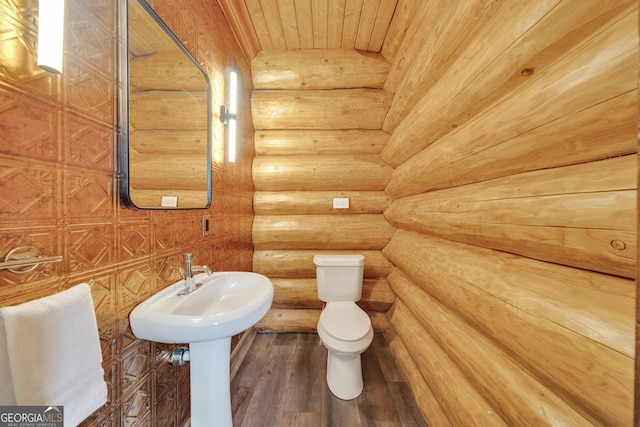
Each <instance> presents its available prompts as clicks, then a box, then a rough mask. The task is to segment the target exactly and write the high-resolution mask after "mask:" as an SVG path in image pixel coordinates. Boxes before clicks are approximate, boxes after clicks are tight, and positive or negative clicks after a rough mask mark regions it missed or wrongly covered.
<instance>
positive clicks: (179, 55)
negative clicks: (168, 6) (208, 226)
mask: <svg viewBox="0 0 640 427" xmlns="http://www.w3.org/2000/svg"><path fill="white" fill-rule="evenodd" d="M120 4H121V6H122V5H124V7H122V8H121V10H120V23H121V26H120V28H121V29H125V28H126V36H124V37H122V38H121V45H120V52H119V60H120V64H119V66H120V96H119V101H120V102H119V104H120V105H119V118H118V124H119V141H118V170H119V176H120V197H121V199H122V202H123V204H124V205H126V206H129V207H133V208H139V209H197V208H207V207H208V206H209V205H210V204H211V85H210V82H209V77H208V76H207V74H206V73H205V71H204V69H203V68H202V67H201V66H200V64H198V62H197V61H196V60H195V59H194V58H193V56H192V55H191V54H190V53H189V52H188V51H187V50H186V48H185V47H184V46H183V45H182V44H181V43H180V41H179V40H178V39H177V38H176V36H175V35H174V34H173V33H172V32H171V31H170V30H169V28H168V27H167V26H166V25H165V24H164V23H163V22H162V20H161V19H160V18H159V17H158V16H157V15H156V13H155V12H154V11H153V9H152V8H151V7H150V6H149V5H148V4H147V3H146V2H145V1H144V0H129V1H126V0H122V2H121V3H120ZM123 24H124V25H123Z"/></svg>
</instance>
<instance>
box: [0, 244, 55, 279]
mask: <svg viewBox="0 0 640 427" xmlns="http://www.w3.org/2000/svg"><path fill="white" fill-rule="evenodd" d="M60 261H62V256H60V255H57V256H42V254H41V253H40V249H38V248H36V247H35V246H20V247H18V248H14V249H11V250H10V251H9V252H8V253H7V255H5V257H4V261H3V262H0V270H9V271H10V272H12V273H28V272H30V271H33V270H34V269H35V268H36V267H38V266H39V265H41V264H48V263H53V262H60Z"/></svg>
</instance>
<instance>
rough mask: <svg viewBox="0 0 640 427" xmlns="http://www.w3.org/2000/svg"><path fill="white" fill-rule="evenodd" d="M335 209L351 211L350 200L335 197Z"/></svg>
mask: <svg viewBox="0 0 640 427" xmlns="http://www.w3.org/2000/svg"><path fill="white" fill-rule="evenodd" d="M333 209H349V198H348V197H334V198H333Z"/></svg>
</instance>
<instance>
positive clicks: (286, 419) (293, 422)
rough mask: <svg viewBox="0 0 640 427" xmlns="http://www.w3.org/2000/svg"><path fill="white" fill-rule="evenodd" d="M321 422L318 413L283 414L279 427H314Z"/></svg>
mask: <svg viewBox="0 0 640 427" xmlns="http://www.w3.org/2000/svg"><path fill="white" fill-rule="evenodd" d="M321 422H322V419H321V416H320V413H319V412H285V413H284V414H283V416H282V424H280V426H281V427H306V426H308V427H315V426H319V425H320V424H321Z"/></svg>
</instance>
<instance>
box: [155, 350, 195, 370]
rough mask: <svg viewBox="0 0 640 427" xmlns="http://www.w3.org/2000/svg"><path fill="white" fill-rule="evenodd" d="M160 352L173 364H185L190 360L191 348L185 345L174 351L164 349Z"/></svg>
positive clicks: (162, 356)
mask: <svg viewBox="0 0 640 427" xmlns="http://www.w3.org/2000/svg"><path fill="white" fill-rule="evenodd" d="M160 354H161V356H160V357H161V358H163V359H167V362H168V363H169V365H171V366H183V365H184V364H185V363H187V362H188V361H189V360H190V358H189V349H188V348H185V347H178V348H175V349H174V350H173V351H168V350H167V351H163V352H161V353H160Z"/></svg>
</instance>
